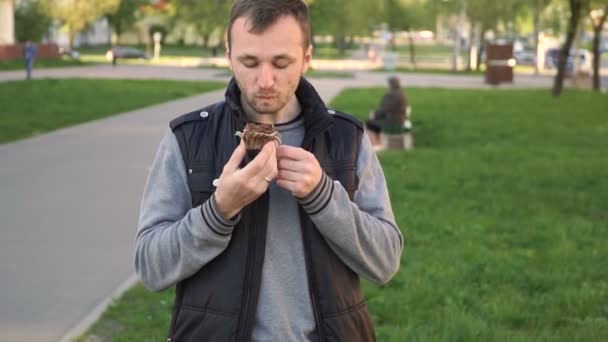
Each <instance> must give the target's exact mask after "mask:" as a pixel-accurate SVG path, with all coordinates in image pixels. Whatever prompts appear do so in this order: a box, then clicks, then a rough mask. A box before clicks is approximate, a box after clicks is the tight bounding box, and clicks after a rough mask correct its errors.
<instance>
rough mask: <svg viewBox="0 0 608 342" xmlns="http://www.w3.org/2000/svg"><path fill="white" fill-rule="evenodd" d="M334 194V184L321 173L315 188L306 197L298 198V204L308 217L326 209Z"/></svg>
mask: <svg viewBox="0 0 608 342" xmlns="http://www.w3.org/2000/svg"><path fill="white" fill-rule="evenodd" d="M333 193H334V182H333V181H332V179H331V178H329V176H327V174H325V173H323V176H322V177H321V181H320V182H319V184H318V185H317V187H316V188H315V189H314V190H313V191H312V192H311V193H310V194H309V195H308V196H306V197H304V198H298V202H299V203H300V205H301V206H302V208H304V211H306V213H308V215H315V214H318V213H319V212H321V211H322V210H323V209H325V208H326V207H327V205H328V204H329V201H330V200H331V196H332V195H333Z"/></svg>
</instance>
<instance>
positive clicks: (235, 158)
mask: <svg viewBox="0 0 608 342" xmlns="http://www.w3.org/2000/svg"><path fill="white" fill-rule="evenodd" d="M246 153H247V150H246V149H245V143H244V142H243V140H241V143H240V144H239V146H237V147H236V149H235V150H234V152H232V155H231V156H230V159H229V160H228V162H227V163H226V165H224V171H226V172H229V173H234V171H236V170H237V169H238V168H239V165H241V162H242V161H243V158H245V154H246Z"/></svg>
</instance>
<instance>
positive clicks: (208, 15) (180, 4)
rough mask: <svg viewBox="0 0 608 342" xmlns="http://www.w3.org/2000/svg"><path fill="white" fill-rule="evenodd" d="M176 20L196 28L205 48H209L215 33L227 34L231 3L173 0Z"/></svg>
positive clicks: (223, 1)
mask: <svg viewBox="0 0 608 342" xmlns="http://www.w3.org/2000/svg"><path fill="white" fill-rule="evenodd" d="M172 2H173V5H174V6H175V9H176V18H177V19H179V20H182V21H183V22H185V23H188V24H190V25H192V27H194V29H195V31H196V33H197V34H199V35H200V36H201V38H202V40H203V47H205V48H207V47H209V41H210V38H211V36H212V35H213V33H215V32H217V31H218V30H219V31H221V32H222V33H223V32H225V30H226V27H227V23H226V18H227V17H228V15H229V12H230V5H231V2H230V1H225V0H206V1H199V0H173V1H172Z"/></svg>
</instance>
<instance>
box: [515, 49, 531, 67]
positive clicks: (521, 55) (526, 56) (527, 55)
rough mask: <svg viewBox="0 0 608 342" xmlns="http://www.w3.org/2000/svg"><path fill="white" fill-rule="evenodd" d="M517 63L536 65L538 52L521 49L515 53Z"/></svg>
mask: <svg viewBox="0 0 608 342" xmlns="http://www.w3.org/2000/svg"><path fill="white" fill-rule="evenodd" d="M514 57H515V60H516V61H517V64H520V65H534V64H536V54H535V53H534V51H532V50H520V51H515V53H514Z"/></svg>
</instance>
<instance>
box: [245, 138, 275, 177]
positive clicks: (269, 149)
mask: <svg viewBox="0 0 608 342" xmlns="http://www.w3.org/2000/svg"><path fill="white" fill-rule="evenodd" d="M273 157H274V158H273ZM271 158H272V159H273V160H274V163H275V164H276V145H275V144H266V145H264V147H262V150H261V151H260V153H258V155H257V156H256V157H255V158H253V160H252V161H250V162H249V163H248V164H247V166H245V167H244V168H243V169H241V171H242V172H243V174H244V175H245V176H247V177H254V176H255V175H257V174H259V173H260V172H262V170H263V169H264V167H265V166H266V164H267V163H268V162H269V160H270V159H271Z"/></svg>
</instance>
